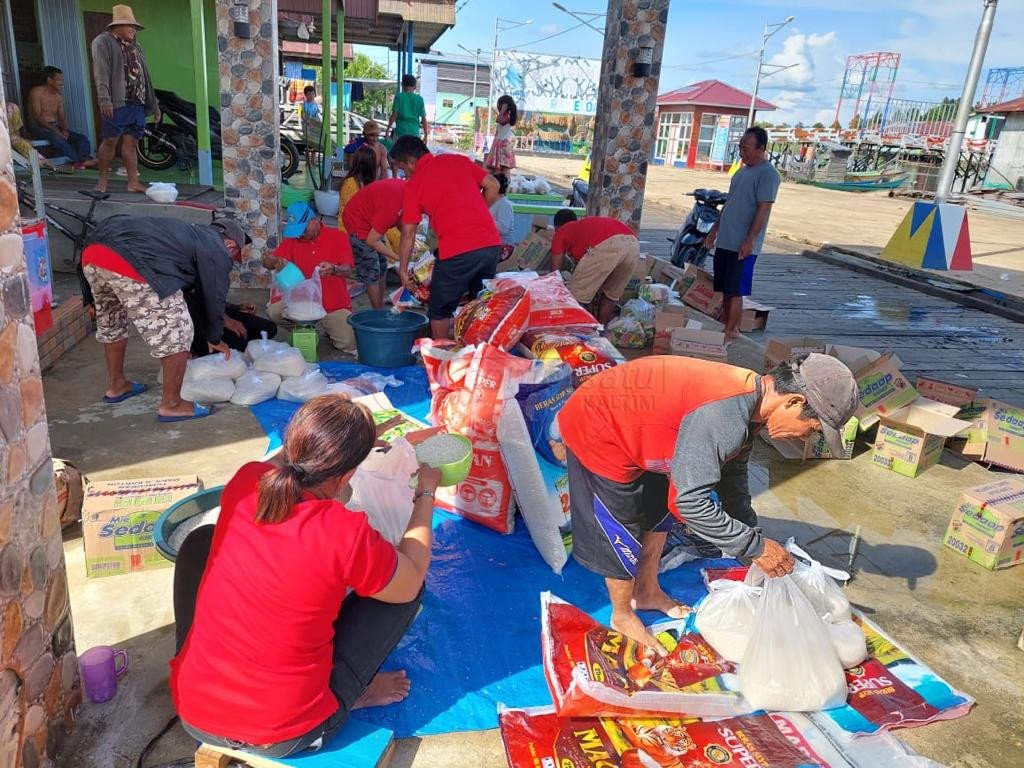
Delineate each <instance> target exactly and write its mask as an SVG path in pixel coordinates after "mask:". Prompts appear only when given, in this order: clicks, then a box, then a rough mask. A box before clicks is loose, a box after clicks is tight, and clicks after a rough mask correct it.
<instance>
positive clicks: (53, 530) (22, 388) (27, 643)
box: [0, 88, 81, 768]
mask: <svg viewBox="0 0 1024 768" xmlns="http://www.w3.org/2000/svg"><path fill="white" fill-rule="evenodd" d="M2 103H4V99H3V93H2V88H0V104H2ZM12 181H13V173H12V169H11V144H10V136H9V135H8V133H7V126H6V123H5V122H4V121H3V120H0V233H2V234H0V437H2V440H0V629H2V632H0V638H2V639H0V766H3V768H37V766H52V765H53V764H54V762H55V758H56V755H57V754H58V753H59V752H60V750H61V747H62V746H63V743H64V738H65V735H66V733H67V729H68V728H70V726H71V723H72V717H73V712H74V708H75V707H76V706H77V705H78V703H79V702H80V701H81V689H80V687H79V680H78V663H77V658H76V656H75V650H74V635H73V632H72V627H71V613H70V609H69V607H68V586H67V577H66V574H65V570H64V548H63V542H62V539H61V532H60V519H59V514H58V511H57V494H56V491H55V489H54V483H53V468H52V464H51V462H50V437H49V432H48V427H47V423H46V408H45V405H44V403H43V383H42V379H41V378H40V371H39V352H38V347H37V344H36V334H35V328H34V327H33V323H32V307H31V302H30V300H29V293H28V279H27V276H26V269H25V255H24V252H23V249H22V242H21V232H20V230H19V229H18V223H17V218H16V217H17V213H18V207H17V196H16V193H15V191H14V186H13V184H12Z"/></svg>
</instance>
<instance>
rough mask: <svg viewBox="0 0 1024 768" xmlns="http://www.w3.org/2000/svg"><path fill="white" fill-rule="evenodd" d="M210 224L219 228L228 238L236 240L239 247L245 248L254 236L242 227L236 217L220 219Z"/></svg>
mask: <svg viewBox="0 0 1024 768" xmlns="http://www.w3.org/2000/svg"><path fill="white" fill-rule="evenodd" d="M210 226H212V227H214V228H215V229H219V230H220V231H221V232H222V233H223V235H224V237H226V238H227V239H228V240H234V241H235V243H237V244H238V247H239V249H242V248H245V246H247V245H248V244H249V243H251V242H252V238H251V237H249V235H247V234H246V233H245V230H244V229H242V225H241V224H239V223H238V222H237V221H235V220H234V219H218V220H217V221H215V222H213V224H211V225H210Z"/></svg>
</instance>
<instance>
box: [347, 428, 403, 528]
mask: <svg viewBox="0 0 1024 768" xmlns="http://www.w3.org/2000/svg"><path fill="white" fill-rule="evenodd" d="M418 468H419V464H418V463H417V461H416V450H415V449H414V448H413V447H412V445H410V443H409V441H408V440H406V439H405V438H404V437H400V438H398V439H397V440H395V442H394V443H392V444H391V449H390V450H389V451H387V452H384V451H382V450H380V449H375V450H374V451H372V452H371V453H370V455H369V456H368V457H367V458H366V460H365V461H364V462H363V463H362V464H360V465H359V468H358V469H357V470H356V472H355V474H354V475H353V476H352V483H351V485H352V497H351V498H350V499H349V501H348V504H347V506H348V508H349V509H353V510H359V511H362V512H365V513H366V517H367V519H368V520H369V522H370V525H371V526H373V527H374V528H375V529H376V531H377V532H378V533H379V534H380V535H381V536H383V537H384V538H385V539H387V540H388V541H390V542H391V543H392V544H394V545H395V546H397V545H398V542H400V541H401V540H402V537H403V536H404V535H405V529H406V528H407V527H408V526H409V518H410V517H411V516H412V503H413V502H412V496H413V489H412V488H410V487H409V476H410V475H412V474H413V473H414V472H416V470H417V469H418Z"/></svg>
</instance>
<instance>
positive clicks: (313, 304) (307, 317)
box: [285, 301, 325, 323]
mask: <svg viewBox="0 0 1024 768" xmlns="http://www.w3.org/2000/svg"><path fill="white" fill-rule="evenodd" d="M285 314H286V315H287V316H288V317H290V318H291V319H292V320H296V321H298V322H300V323H302V322H312V321H313V320H319V319H320V318H321V317H323V316H324V314H325V313H324V307H323V304H321V303H319V302H317V301H292V302H289V303H288V306H287V307H286V308H285Z"/></svg>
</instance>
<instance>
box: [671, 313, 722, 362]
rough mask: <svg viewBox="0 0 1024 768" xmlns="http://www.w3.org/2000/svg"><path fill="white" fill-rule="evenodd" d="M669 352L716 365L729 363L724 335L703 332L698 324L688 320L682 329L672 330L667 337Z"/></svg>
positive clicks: (717, 332)
mask: <svg viewBox="0 0 1024 768" xmlns="http://www.w3.org/2000/svg"><path fill="white" fill-rule="evenodd" d="M669 352H670V354H673V355H683V356H684V357H696V358H698V359H700V360H711V361H713V362H716V363H727V362H729V359H728V355H727V353H726V348H725V334H724V333H722V332H721V331H705V330H704V329H703V328H702V327H701V324H700V323H697V322H695V321H693V320H689V321H687V323H686V326H685V327H683V328H674V329H673V330H672V335H671V336H670V337H669Z"/></svg>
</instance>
